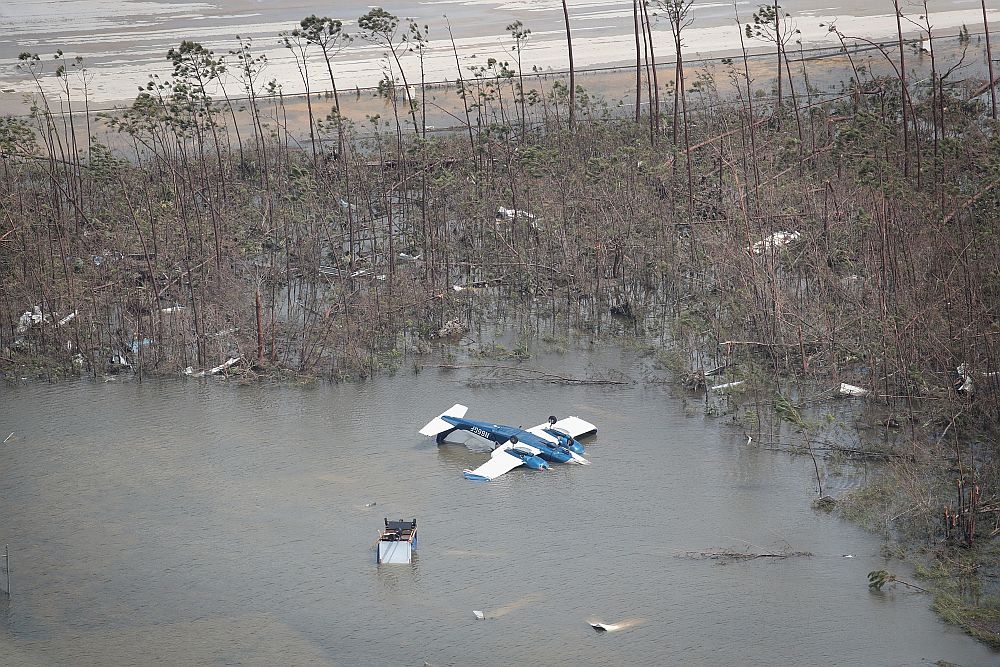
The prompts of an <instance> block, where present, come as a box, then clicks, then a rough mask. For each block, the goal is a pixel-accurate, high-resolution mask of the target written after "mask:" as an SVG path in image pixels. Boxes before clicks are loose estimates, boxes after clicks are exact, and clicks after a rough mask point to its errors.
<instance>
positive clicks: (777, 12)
mask: <svg viewBox="0 0 1000 667" xmlns="http://www.w3.org/2000/svg"><path fill="white" fill-rule="evenodd" d="M774 44H775V46H776V47H777V51H778V103H777V106H776V107H775V113H778V115H779V120H778V123H779V125H778V127H779V128H780V127H781V125H780V123H781V120H780V110H781V8H780V7H779V6H778V0H774Z"/></svg>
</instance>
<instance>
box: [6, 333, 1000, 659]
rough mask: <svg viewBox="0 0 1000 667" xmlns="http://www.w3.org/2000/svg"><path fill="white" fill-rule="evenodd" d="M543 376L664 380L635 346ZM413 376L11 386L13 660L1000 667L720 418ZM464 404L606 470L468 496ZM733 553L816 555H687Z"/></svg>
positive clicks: (639, 388)
mask: <svg viewBox="0 0 1000 667" xmlns="http://www.w3.org/2000/svg"><path fill="white" fill-rule="evenodd" d="M436 359H437V357H435V356H431V357H429V358H427V359H425V361H427V362H428V363H431V364H435V363H438V362H437V360H436ZM529 364H530V365H531V366H533V367H542V368H546V369H549V370H551V371H555V372H558V373H561V374H564V375H578V376H582V375H586V374H588V373H598V372H601V371H604V370H606V369H612V368H613V369H621V370H622V371H624V372H625V373H627V374H629V375H630V376H632V377H634V378H640V377H653V376H651V375H650V374H651V373H653V374H654V375H655V371H653V370H652V369H651V368H650V367H649V366H648V365H647V364H648V362H647V361H646V360H644V359H642V358H640V357H637V356H636V355H635V353H633V352H630V351H627V350H622V349H619V348H616V347H603V346H596V347H594V348H592V349H591V350H590V351H586V352H564V353H558V352H554V351H551V352H544V351H540V352H538V353H536V355H535V356H534V357H533V358H532V360H531V361H530V362H529ZM404 368H405V369H406V370H400V371H399V372H397V373H396V374H395V375H390V376H385V377H380V378H378V379H375V380H372V381H368V382H356V383H345V384H337V385H331V384H318V385H315V386H312V387H306V388H300V387H276V386H249V387H247V386H237V385H235V384H233V383H229V382H226V381H225V380H223V379H219V378H216V379H211V380H192V379H160V380H147V381H144V382H142V383H138V382H135V381H134V380H131V379H129V378H126V377H118V378H114V379H109V380H107V381H105V380H103V379H102V380H97V381H94V380H80V381H72V382H66V383H62V384H44V383H39V382H31V381H24V382H19V383H16V384H11V385H7V386H4V387H2V388H0V431H2V435H3V436H4V437H6V435H7V433H10V432H13V433H14V437H12V438H11V439H10V440H8V441H7V443H6V444H4V445H2V447H0V544H9V546H10V552H11V561H12V571H11V589H12V593H11V596H10V598H9V599H8V600H4V599H3V598H2V597H0V664H3V665H73V666H77V665H135V664H142V665H176V664H249V665H274V664H287V665H299V664H316V665H376V666H380V665H387V664H399V665H416V666H420V665H424V664H425V663H430V664H432V665H469V664H476V665H512V664H521V665H529V664H532V665H635V664H646V665H654V664H655V665H667V664H683V665H727V664H740V665H837V666H839V667H842V666H845V665H858V666H869V665H918V664H931V663H933V662H934V661H937V660H946V661H948V662H950V663H956V664H962V665H986V664H996V661H997V658H998V656H997V654H996V653H994V652H991V651H989V650H988V649H986V648H984V647H983V646H982V645H980V644H978V643H977V642H975V641H974V640H972V639H970V638H969V637H967V636H965V635H963V634H962V633H961V632H960V631H958V630H957V629H955V628H954V627H952V626H948V625H946V624H945V623H943V622H942V621H940V620H939V619H938V618H937V617H936V616H935V615H934V614H933V613H932V612H931V611H930V609H929V605H930V598H929V597H928V596H926V595H922V594H918V593H911V592H908V591H906V590H902V589H897V590H893V591H888V592H886V593H883V594H872V593H870V592H869V591H868V588H867V585H866V584H867V582H866V574H867V573H868V572H869V571H870V570H873V569H879V568H882V567H886V566H887V564H886V562H885V561H884V559H883V558H882V557H881V556H880V544H881V541H880V539H879V538H877V537H875V536H872V535H870V534H867V533H865V532H863V531H862V530H861V529H859V528H858V527H856V526H854V525H851V524H848V523H845V522H844V521H842V520H840V519H839V518H837V517H836V516H834V515H829V514H825V513H822V512H817V511H815V510H813V509H811V507H810V502H811V500H812V498H813V497H814V490H813V480H812V476H813V471H812V464H811V463H810V462H809V461H808V459H806V458H805V457H801V458H792V457H789V456H787V455H784V454H776V453H773V452H767V451H761V450H757V449H754V448H747V447H746V444H745V441H746V439H745V437H744V436H743V434H742V432H741V431H739V430H736V429H734V428H733V427H732V426H729V425H728V423H727V422H726V421H725V420H722V419H717V418H712V417H707V416H706V415H705V414H704V410H703V406H702V404H701V401H700V400H699V399H697V398H688V397H686V396H676V395H673V394H672V393H671V390H670V389H668V388H667V387H666V386H664V385H662V384H660V383H651V382H636V383H635V384H632V385H629V386H625V387H600V386H590V387H587V386H561V385H549V384H525V383H514V384H492V385H491V384H486V385H480V386H475V387H470V386H469V384H468V380H469V379H470V376H471V374H472V373H473V372H474V371H470V370H462V369H460V370H444V369H437V368H430V367H429V368H425V369H424V370H422V371H420V372H419V373H414V372H413V370H412V368H411V367H410V366H409V365H406V366H404ZM456 402H462V403H465V404H467V405H468V406H470V411H469V416H470V417H481V418H483V419H486V420H496V421H499V422H506V423H512V424H520V425H524V426H531V425H533V424H535V423H540V422H542V421H544V420H545V418H546V417H547V416H548V415H549V414H550V413H551V414H555V415H563V416H564V415H568V414H577V415H580V416H582V417H584V418H586V419H588V420H591V421H593V422H594V423H596V424H597V425H598V426H599V428H600V432H599V434H598V435H597V436H596V437H595V438H593V439H591V440H590V441H589V442H587V443H586V444H587V449H588V454H587V455H588V457H589V458H590V459H591V460H592V461H593V465H591V466H587V467H581V466H561V467H556V468H555V469H554V470H552V471H550V472H547V473H542V472H536V471H531V470H523V469H519V470H515V471H513V472H511V473H510V474H508V475H506V476H504V477H502V478H500V479H499V480H497V481H495V482H491V483H475V482H470V481H467V480H465V479H463V477H462V474H461V471H462V469H463V468H465V467H475V466H476V465H478V463H479V462H482V461H483V459H484V456H485V455H484V454H483V453H481V452H474V451H471V450H470V449H468V448H466V447H464V446H461V445H457V446H444V447H438V446H436V445H435V444H434V442H433V441H432V440H431V439H427V438H423V437H421V436H419V435H418V434H417V432H416V431H417V429H418V428H420V426H422V425H423V424H424V423H425V422H426V421H428V420H429V419H430V418H431V417H432V416H434V415H436V414H437V413H439V412H441V411H443V410H444V409H445V408H447V407H448V406H450V405H452V404H453V403H456ZM0 439H2V438H0ZM859 474H860V473H859ZM859 479H860V478H859V476H858V475H855V474H851V473H848V474H845V475H843V476H842V477H837V478H831V479H829V480H827V484H826V486H827V487H828V490H829V492H831V493H833V494H834V495H839V494H840V493H843V492H844V491H845V490H846V489H849V488H851V487H852V486H854V485H856V484H857V483H858V482H859ZM372 503H374V506H369V505H371V504H372ZM386 516H388V517H390V518H401V517H405V518H411V517H416V518H417V520H418V526H419V546H418V550H417V557H416V560H415V562H414V563H413V564H412V565H395V566H387V565H383V566H378V565H376V564H375V562H374V554H373V550H372V544H373V540H374V538H375V536H376V530H377V529H378V528H379V526H380V525H381V524H382V520H383V517H386ZM716 549H735V550H748V551H777V550H786V549H791V550H793V551H808V552H811V553H812V554H813V555H812V556H809V557H799V558H789V559H786V560H774V559H758V560H753V561H749V562H740V563H735V564H730V565H719V564H717V563H716V562H714V561H712V560H697V559H690V558H686V557H683V554H685V553H687V552H695V551H710V550H716ZM846 556H851V557H850V558H848V557H846ZM888 567H889V568H890V569H892V570H894V571H897V572H898V571H900V570H904V571H905V565H903V564H901V563H899V562H893V563H891V564H889V565H888ZM906 574H908V573H906ZM2 585H4V584H3V582H0V586H2ZM474 609H475V610H483V611H484V612H485V614H486V616H487V619H488V620H485V621H478V620H476V619H475V617H474V616H473V614H472V611H473V610H474ZM594 621H602V622H605V623H610V624H616V625H617V626H618V629H617V630H615V631H613V632H609V633H606V634H597V633H595V632H594V631H593V630H592V629H591V627H590V626H589V625H588V622H594Z"/></svg>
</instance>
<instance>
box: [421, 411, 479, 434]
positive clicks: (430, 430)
mask: <svg viewBox="0 0 1000 667" xmlns="http://www.w3.org/2000/svg"><path fill="white" fill-rule="evenodd" d="M468 409H469V408H467V407H465V406H464V405H461V404H459V403H456V404H455V405H453V406H451V407H450V408H448V409H447V410H445V411H444V412H442V413H441V414H440V415H438V416H437V417H435V418H434V419H432V420H430V421H429V422H427V425H426V426H424V427H423V428H422V429H420V435H426V436H435V435H437V434H438V433H443V432H444V431H447V430H449V429H453V428H455V426H454V425H452V424H449V423H448V422H446V421H445V420H443V419H441V417H464V416H465V413H466V411H467V410H468Z"/></svg>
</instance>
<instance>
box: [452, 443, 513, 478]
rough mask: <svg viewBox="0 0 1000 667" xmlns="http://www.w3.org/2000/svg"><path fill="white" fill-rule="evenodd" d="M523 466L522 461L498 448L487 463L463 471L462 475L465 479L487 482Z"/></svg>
mask: <svg viewBox="0 0 1000 667" xmlns="http://www.w3.org/2000/svg"><path fill="white" fill-rule="evenodd" d="M505 446H506V445H505ZM523 464H524V461H522V460H521V459H519V458H517V457H516V456H513V455H512V454H508V453H507V452H506V450H505V449H503V448H500V449H497V450H494V452H493V454H492V455H491V456H490V460H489V461H487V462H486V463H484V464H483V465H481V466H479V467H478V468H476V469H475V470H463V471H462V474H463V475H465V478H466V479H472V480H476V481H481V482H482V481H487V482H488V481H492V480H494V479H496V478H497V477H499V476H500V475H503V474H506V473H508V472H510V471H511V470H513V469H514V468H516V467H517V466H519V465H523Z"/></svg>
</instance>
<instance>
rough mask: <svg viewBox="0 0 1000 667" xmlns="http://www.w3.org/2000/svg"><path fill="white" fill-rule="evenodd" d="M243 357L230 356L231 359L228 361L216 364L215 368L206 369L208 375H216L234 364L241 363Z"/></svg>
mask: <svg viewBox="0 0 1000 667" xmlns="http://www.w3.org/2000/svg"><path fill="white" fill-rule="evenodd" d="M242 358H243V357H230V359H229V361H226V362H224V363H223V364H221V365H219V366H216V367H215V368H210V369H209V370H207V371H205V374H206V375H215V374H216V373H221V372H222V371H224V370H226V369H227V368H229V367H230V366H233V365H235V364H237V363H239V361H240V359H242Z"/></svg>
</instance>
